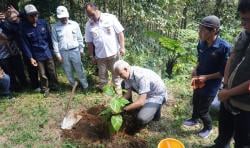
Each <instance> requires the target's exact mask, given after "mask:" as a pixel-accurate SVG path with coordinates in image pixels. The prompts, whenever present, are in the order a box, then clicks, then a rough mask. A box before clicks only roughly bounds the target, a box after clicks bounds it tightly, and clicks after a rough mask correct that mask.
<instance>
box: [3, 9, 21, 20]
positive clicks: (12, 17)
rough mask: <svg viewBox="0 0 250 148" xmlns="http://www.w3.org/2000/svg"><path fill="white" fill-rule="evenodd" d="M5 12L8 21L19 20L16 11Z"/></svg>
mask: <svg viewBox="0 0 250 148" xmlns="http://www.w3.org/2000/svg"><path fill="white" fill-rule="evenodd" d="M6 14H7V15H6V18H7V20H8V21H10V22H17V21H19V17H18V14H17V13H16V12H13V11H9V12H7V13H6Z"/></svg>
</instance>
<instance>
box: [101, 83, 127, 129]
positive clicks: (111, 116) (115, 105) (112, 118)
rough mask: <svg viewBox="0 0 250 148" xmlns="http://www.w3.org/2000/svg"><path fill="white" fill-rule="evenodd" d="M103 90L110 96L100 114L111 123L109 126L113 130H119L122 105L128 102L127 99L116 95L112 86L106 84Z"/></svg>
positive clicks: (121, 120)
mask: <svg viewBox="0 0 250 148" xmlns="http://www.w3.org/2000/svg"><path fill="white" fill-rule="evenodd" d="M103 92H104V93H105V94H106V95H108V96H110V97H112V98H111V100H110V102H109V105H108V107H107V108H106V109H105V110H104V111H102V112H101V113H100V115H101V116H102V117H103V118H104V120H105V121H107V122H108V123H111V126H112V128H113V130H114V131H115V132H117V131H119V130H120V128H121V126H122V123H123V118H122V115H121V114H122V112H123V107H124V106H125V105H127V104H129V101H128V100H127V99H125V98H123V97H120V96H118V95H117V94H116V93H115V90H114V88H113V87H112V86H110V85H106V86H104V88H103Z"/></svg>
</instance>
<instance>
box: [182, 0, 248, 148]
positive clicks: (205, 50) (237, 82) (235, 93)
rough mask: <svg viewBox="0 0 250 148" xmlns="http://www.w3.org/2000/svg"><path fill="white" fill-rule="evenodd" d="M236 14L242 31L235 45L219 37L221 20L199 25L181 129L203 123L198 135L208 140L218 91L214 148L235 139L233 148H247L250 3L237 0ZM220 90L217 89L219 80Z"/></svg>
mask: <svg viewBox="0 0 250 148" xmlns="http://www.w3.org/2000/svg"><path fill="white" fill-rule="evenodd" d="M238 13H239V16H240V19H241V25H242V27H243V30H242V31H241V33H240V34H239V35H238V36H237V37H236V40H235V43H234V46H233V47H231V45H230V44H229V43H228V42H226V41H225V40H223V39H221V38H220V37H219V29H220V19H219V18H218V17H216V16H213V15H212V16H207V17H205V18H203V19H202V21H201V23H200V24H199V39H200V41H199V43H198V46H197V53H198V64H197V66H196V67H195V69H194V70H193V73H192V86H193V89H194V91H193V100H192V101H193V102H192V103H193V113H192V117H191V118H190V119H187V120H185V121H184V122H183V125H184V126H188V127H190V126H195V125H196V124H198V123H199V119H200V120H201V121H202V124H203V129H202V130H200V131H199V132H198V135H199V136H200V137H202V138H207V137H208V136H209V135H210V134H211V132H212V119H211V117H210V115H209V108H210V106H211V103H212V101H213V99H214V97H215V96H216V94H217V92H218V98H219V100H220V101H221V104H220V111H219V127H218V130H219V134H218V137H217V139H216V140H215V141H214V142H215V145H213V146H211V147H215V148H229V147H230V141H231V139H232V138H234V141H235V144H234V146H235V147H236V148H249V147H250V52H249V51H250V46H249V45H250V1H249V0H239V3H238ZM223 78H224V80H223V85H222V86H223V88H222V89H221V90H219V88H220V86H221V82H222V79H223Z"/></svg>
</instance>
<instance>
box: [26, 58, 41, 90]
mask: <svg viewBox="0 0 250 148" xmlns="http://www.w3.org/2000/svg"><path fill="white" fill-rule="evenodd" d="M23 59H24V63H25V65H26V67H27V71H28V74H29V79H30V83H31V87H32V89H36V88H38V87H40V84H39V80H38V68H37V67H35V66H33V65H32V64H31V62H30V59H29V58H27V57H25V56H24V57H23Z"/></svg>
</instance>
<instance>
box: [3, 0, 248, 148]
mask: <svg viewBox="0 0 250 148" xmlns="http://www.w3.org/2000/svg"><path fill="white" fill-rule="evenodd" d="M85 12H86V14H87V16H88V18H89V20H88V21H87V23H86V26H85V42H86V44H87V48H88V54H89V56H90V59H91V61H92V62H93V64H97V67H98V75H99V80H100V81H99V84H98V88H99V89H102V88H103V87H104V85H105V84H107V83H108V71H110V72H111V73H112V81H113V83H114V85H115V88H117V89H120V88H121V87H122V88H123V89H126V90H127V91H126V93H124V94H123V95H124V97H125V98H127V99H129V100H131V101H132V91H134V92H137V93H138V94H139V96H138V99H137V100H136V101H135V102H133V103H131V104H129V105H128V106H126V107H125V108H124V111H126V112H127V111H130V110H134V109H138V108H140V111H139V113H138V116H137V117H138V120H139V121H140V123H141V124H147V123H148V122H150V121H151V120H159V118H160V115H161V114H160V112H161V107H162V105H163V104H164V102H165V101H166V99H167V91H166V87H165V85H164V82H163V80H162V79H161V78H160V77H159V76H158V75H157V74H156V73H155V72H153V71H151V70H149V69H145V68H142V67H137V66H130V65H129V64H128V63H127V62H125V61H123V60H120V56H123V55H124V54H125V41H124V33H123V31H124V28H123V26H122V25H121V24H120V22H119V21H118V19H117V18H116V17H115V16H114V15H112V14H109V13H102V12H101V11H99V10H98V8H97V7H96V5H95V4H94V3H87V4H86V5H85ZM238 12H239V16H240V18H241V22H242V26H243V28H244V29H243V30H242V32H241V33H240V34H239V36H238V37H237V38H236V42H235V45H234V47H233V48H232V47H231V45H230V44H229V43H228V42H226V41H225V40H223V39H221V38H220V37H219V32H220V19H219V18H218V17H217V16H214V15H210V16H207V17H204V18H203V19H202V21H201V22H200V24H199V43H198V46H197V53H198V63H197V66H196V67H195V69H194V70H193V72H192V86H193V88H194V91H193V113H192V117H191V118H190V119H187V120H185V121H184V123H183V124H184V125H185V126H194V125H196V124H198V123H199V119H201V121H202V123H203V129H202V130H201V131H199V133H198V135H199V136H200V137H202V138H206V137H208V136H209V135H210V133H211V132H212V119H211V117H210V115H209V108H210V105H211V103H212V101H213V99H214V97H215V96H216V94H217V92H218V90H219V88H220V86H221V83H222V79H223V78H224V80H223V89H222V90H220V91H219V92H218V96H219V99H220V101H221V102H222V103H221V106H220V116H219V135H218V138H217V139H216V140H215V145H214V147H217V148H227V147H229V145H230V141H231V138H233V137H234V140H235V147H237V148H247V147H250V101H249V100H250V97H249V96H250V95H249V91H250V90H249V81H250V80H249V78H250V69H249V68H250V46H249V44H250V1H248V0H239V5H238ZM56 16H57V18H58V21H57V23H56V24H54V25H52V27H50V26H49V25H48V23H47V22H46V21H45V20H43V19H39V18H38V17H39V12H38V10H37V9H36V7H35V6H34V5H32V4H28V5H26V6H25V7H24V14H22V13H19V12H18V11H16V10H15V9H14V8H13V7H11V6H10V7H9V8H8V11H7V13H6V15H3V14H2V13H1V14H0V19H1V24H0V66H1V69H0V87H1V94H2V95H9V94H10V92H11V91H10V90H16V89H17V88H16V87H17V86H19V85H20V86H27V85H28V81H27V79H26V77H25V73H24V65H25V67H27V71H28V74H29V79H30V82H31V84H32V88H34V89H37V88H41V92H42V93H44V96H45V97H47V96H48V95H49V91H50V90H56V89H57V88H58V80H57V75H56V70H55V64H54V60H53V56H55V57H56V59H57V60H58V61H59V62H60V63H61V65H62V67H63V70H64V72H65V74H66V76H67V79H68V81H69V83H70V85H71V86H73V85H74V83H75V81H76V80H75V79H74V76H73V69H74V70H75V71H76V73H77V76H78V79H79V81H80V84H81V87H82V89H83V90H86V89H87V88H88V81H87V78H86V74H85V70H84V67H83V63H82V62H81V56H82V55H83V53H84V41H83V36H82V34H81V30H80V27H79V24H78V23H77V22H75V21H72V20H70V19H69V12H68V10H67V8H66V7H64V6H59V7H57V9H56ZM23 63H24V64H23ZM121 78H122V79H123V80H124V81H123V83H121ZM39 80H40V83H39ZM18 83H20V84H18ZM166 124H167V123H166Z"/></svg>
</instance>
